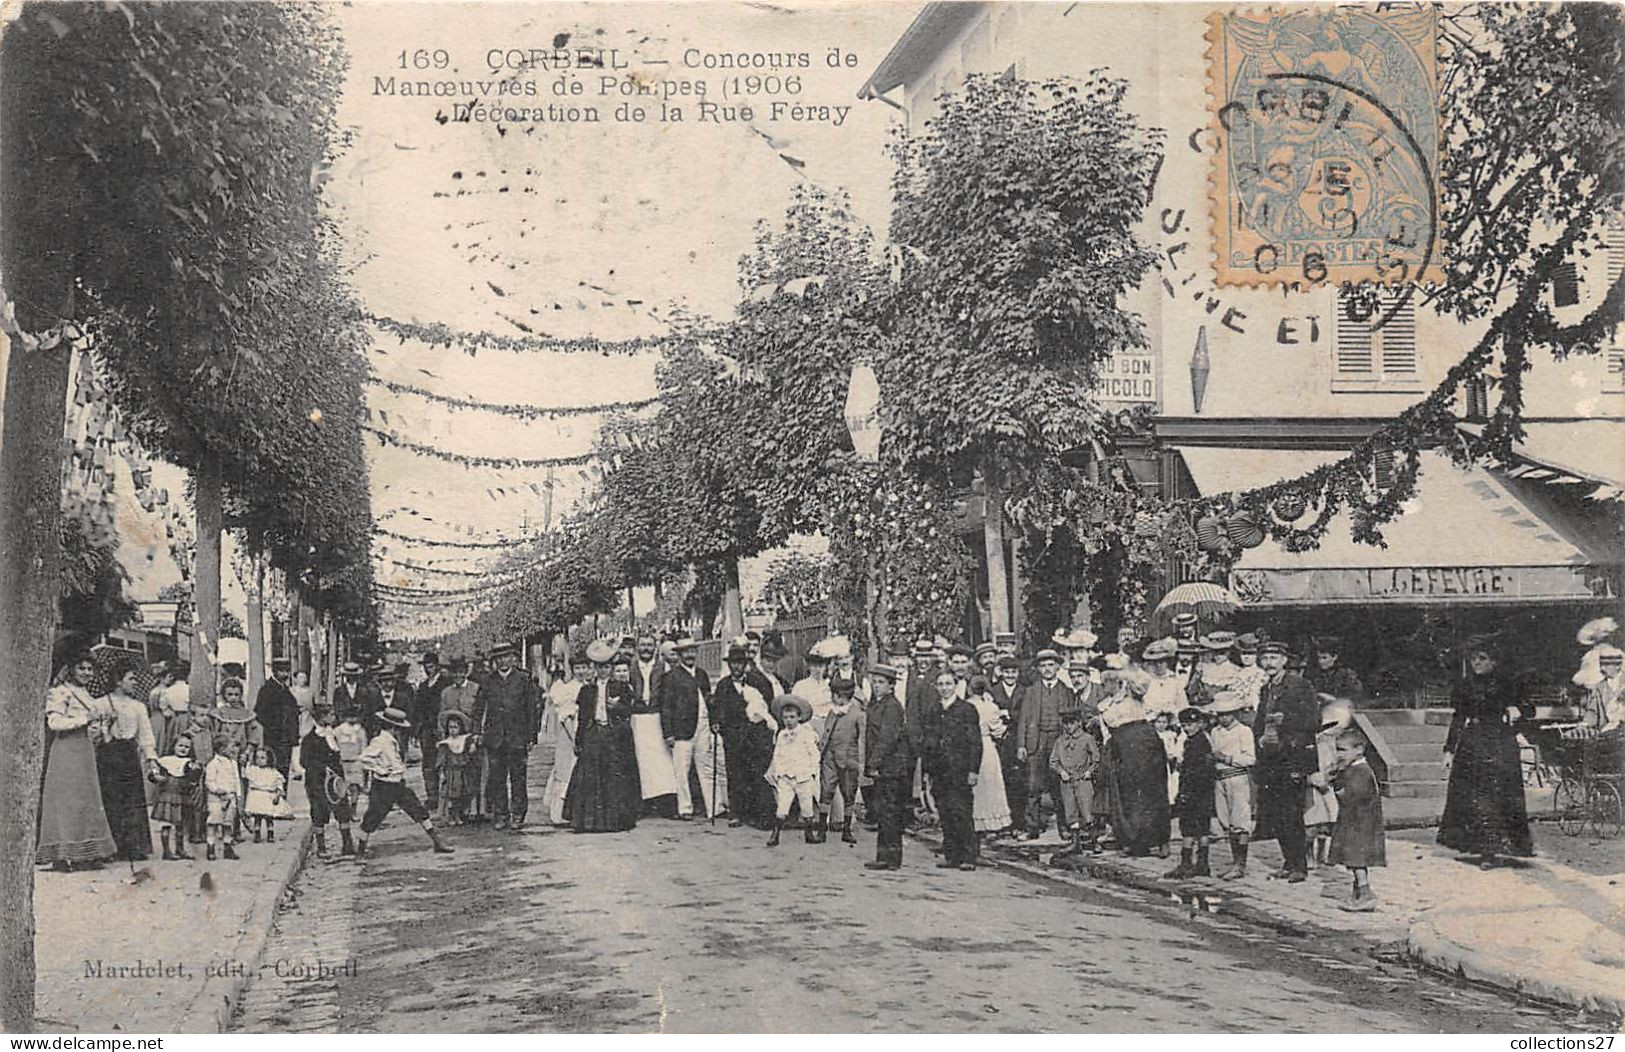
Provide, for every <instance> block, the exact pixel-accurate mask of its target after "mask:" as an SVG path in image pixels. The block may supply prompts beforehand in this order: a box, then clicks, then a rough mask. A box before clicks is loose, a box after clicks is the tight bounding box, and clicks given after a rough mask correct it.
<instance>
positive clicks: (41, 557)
mask: <svg viewBox="0 0 1625 1052" xmlns="http://www.w3.org/2000/svg"><path fill="white" fill-rule="evenodd" d="M32 7H33V5H26V6H24V7H23V8H22V10H21V13H20V15H19V17H18V21H17V23H16V24H12V25H8V26H7V27H6V30H5V33H4V36H3V38H0V39H3V41H4V47H3V55H0V70H3V71H4V75H3V76H0V200H3V201H5V203H6V209H5V210H6V221H5V223H4V224H0V273H4V275H5V278H6V286H5V289H4V293H3V297H0V298H3V299H7V300H10V301H12V302H13V303H14V304H15V307H16V320H17V324H18V325H19V326H20V327H21V328H22V329H23V331H25V332H40V331H42V330H44V329H48V328H50V327H52V326H54V325H56V324H57V323H58V322H60V321H62V320H64V319H67V318H71V317H72V316H73V310H74V275H75V271H76V265H77V255H78V252H79V245H80V242H81V240H82V235H81V233H80V230H79V226H78V217H79V216H80V215H81V214H82V213H83V209H82V208H81V207H80V204H79V195H80V183H79V169H78V166H77V163H76V162H75V161H74V160H73V159H72V157H71V155H69V154H68V153H67V151H69V150H72V149H73V147H72V144H71V142H70V141H68V137H64V136H63V135H62V134H61V129H59V128H57V129H53V128H45V127H39V126H37V125H36V124H35V123H34V122H33V121H32V120H31V117H32V114H33V113H34V111H36V110H38V109H40V108H42V106H43V98H44V96H45V95H46V94H47V93H49V92H51V91H53V90H57V87H56V86H55V85H54V84H53V83H52V78H51V73H52V71H53V69H54V67H55V64H57V63H60V62H63V61H70V60H71V51H72V46H73V41H72V40H71V39H69V40H67V41H66V42H62V43H58V42H57V40H56V38H55V37H54V34H51V33H49V32H44V31H42V30H41V29H40V28H39V23H38V18H37V16H35V15H34V14H33V12H32ZM29 21H32V22H33V25H34V30H35V31H33V32H29V33H25V32H23V29H24V25H23V23H25V22H29ZM57 151H62V152H61V153H60V154H59V153H58V152H57ZM0 347H4V348H5V351H4V353H5V354H6V370H5V381H4V382H5V393H4V402H3V408H0V412H3V414H4V416H3V419H0V428H3V431H0V597H4V598H3V601H0V654H3V655H5V660H6V674H5V675H4V676H0V728H3V733H0V844H4V845H5V850H4V851H0V902H3V903H5V908H4V909H3V910H0V1029H3V1030H5V1031H6V1032H7V1033H13V1034H26V1033H32V1032H33V1031H34V1026H35V1023H34V842H35V839H36V838H37V836H38V830H39V803H40V774H41V768H42V766H43V763H44V748H45V721H44V718H43V709H44V699H45V691H46V688H47V686H48V685H49V683H50V678H51V642H52V638H53V636H54V633H55V628H56V603H57V590H58V587H59V576H60V562H61V543H62V542H61V514H62V504H61V500H62V426H63V420H64V416H65V413H66V403H67V387H68V361H69V356H70V351H69V349H68V348H67V347H66V346H59V347H57V348H55V349H53V350H49V351H43V350H33V351H28V350H24V349H22V347H21V346H19V345H18V344H15V343H12V344H5V343H0Z"/></svg>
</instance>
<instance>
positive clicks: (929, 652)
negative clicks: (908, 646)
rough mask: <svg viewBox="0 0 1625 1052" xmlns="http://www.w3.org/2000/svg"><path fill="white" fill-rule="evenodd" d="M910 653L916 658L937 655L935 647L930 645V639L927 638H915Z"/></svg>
mask: <svg viewBox="0 0 1625 1052" xmlns="http://www.w3.org/2000/svg"><path fill="white" fill-rule="evenodd" d="M910 653H911V654H913V655H914V656H915V657H917V658H922V657H936V655H937V651H936V648H935V647H933V646H932V645H931V641H930V640H929V639H916V640H915V641H914V649H913V650H912V651H910Z"/></svg>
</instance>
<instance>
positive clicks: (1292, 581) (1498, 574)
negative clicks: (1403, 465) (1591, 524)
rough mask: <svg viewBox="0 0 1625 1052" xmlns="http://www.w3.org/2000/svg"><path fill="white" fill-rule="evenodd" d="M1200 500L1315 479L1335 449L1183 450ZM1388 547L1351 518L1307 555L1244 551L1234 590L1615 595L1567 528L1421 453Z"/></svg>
mask: <svg viewBox="0 0 1625 1052" xmlns="http://www.w3.org/2000/svg"><path fill="white" fill-rule="evenodd" d="M1179 453H1180V455H1181V457H1183V458H1184V460H1185V465H1186V467H1187V468H1188V469H1189V470H1190V474H1191V478H1192V480H1193V481H1195V482H1196V484H1197V486H1198V488H1199V489H1200V490H1201V491H1202V492H1203V493H1221V492H1226V491H1230V490H1238V489H1242V490H1244V489H1251V488H1256V487H1259V486H1266V485H1269V484H1270V483H1273V482H1278V481H1280V480H1281V479H1284V478H1291V477H1293V476H1295V475H1300V474H1303V473H1304V472H1307V471H1311V470H1313V469H1314V468H1316V467H1319V466H1321V465H1323V464H1328V463H1331V462H1333V461H1335V460H1338V459H1341V458H1342V457H1343V456H1346V455H1347V454H1346V453H1344V452H1342V451H1337V450H1259V449H1237V448H1214V447H1194V446H1191V447H1179ZM1382 533H1383V539H1384V540H1385V541H1386V542H1387V547H1385V548H1379V547H1376V546H1373V545H1367V544H1359V543H1357V542H1356V541H1355V540H1354V539H1353V535H1352V532H1351V529H1350V520H1349V515H1348V513H1347V512H1343V513H1341V514H1339V515H1338V517H1337V518H1336V519H1334V520H1333V521H1332V523H1331V528H1330V529H1329V530H1328V531H1327V534H1326V536H1325V537H1324V538H1323V539H1322V540H1321V543H1320V546H1319V547H1318V548H1315V549H1314V550H1312V551H1307V552H1289V551H1286V550H1285V549H1283V548H1281V547H1280V546H1279V545H1277V544H1275V543H1274V542H1272V541H1265V542H1264V544H1263V545H1261V546H1260V547H1257V548H1252V549H1249V550H1247V551H1246V552H1244V553H1243V555H1242V557H1241V558H1240V559H1239V560H1238V561H1237V562H1236V565H1235V568H1234V570H1233V572H1232V574H1231V581H1230V584H1231V588H1232V589H1233V590H1234V591H1235V592H1236V594H1237V595H1239V596H1240V597H1241V598H1242V600H1243V602H1245V603H1246V604H1248V605H1249V606H1255V607H1260V608H1264V607H1278V606H1300V605H1337V604H1360V605H1368V604H1373V603H1377V604H1383V603H1404V604H1418V603H1421V604H1441V605H1448V604H1463V603H1472V604H1477V603H1509V602H1512V603H1527V602H1574V601H1577V600H1579V601H1587V600H1597V599H1608V598H1611V597H1612V595H1613V590H1612V585H1611V582H1610V577H1609V575H1608V573H1607V572H1605V571H1604V568H1603V567H1602V566H1601V565H1599V564H1598V561H1597V560H1594V559H1593V558H1592V557H1591V556H1589V555H1588V554H1587V553H1586V552H1585V551H1583V550H1582V549H1581V548H1580V547H1579V546H1578V545H1577V544H1576V543H1575V541H1574V540H1573V539H1572V538H1571V537H1569V536H1567V535H1566V533H1565V531H1564V530H1563V529H1562V528H1561V527H1560V526H1558V525H1556V524H1554V523H1552V522H1550V521H1548V520H1546V519H1544V518H1542V516H1541V515H1539V514H1538V513H1537V512H1536V511H1534V510H1533V509H1532V508H1531V507H1530V506H1529V505H1528V504H1527V503H1526V502H1524V501H1523V500H1521V499H1519V498H1518V497H1517V496H1516V495H1515V494H1514V493H1513V492H1511V490H1510V489H1508V487H1507V486H1506V485H1505V484H1504V483H1503V482H1502V481H1501V480H1499V479H1497V478H1496V477H1495V475H1494V474H1493V473H1492V472H1490V471H1488V470H1486V469H1485V468H1482V467H1473V468H1469V469H1466V470H1463V469H1461V468H1458V467H1456V466H1455V465H1454V464H1452V463H1451V462H1450V460H1449V458H1447V457H1445V456H1444V455H1442V454H1439V453H1433V452H1424V453H1423V454H1422V463H1421V474H1420V476H1419V478H1418V480H1417V492H1416V495H1415V496H1414V497H1413V498H1412V499H1411V500H1410V501H1409V502H1408V504H1407V505H1406V507H1405V509H1404V511H1403V513H1402V514H1401V515H1400V517H1399V518H1397V519H1395V520H1394V521H1393V522H1391V523H1389V524H1388V525H1386V526H1384V527H1383V528H1382Z"/></svg>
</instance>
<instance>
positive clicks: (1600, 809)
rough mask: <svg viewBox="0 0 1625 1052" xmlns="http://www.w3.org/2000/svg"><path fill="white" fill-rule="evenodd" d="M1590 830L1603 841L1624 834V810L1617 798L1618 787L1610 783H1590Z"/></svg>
mask: <svg viewBox="0 0 1625 1052" xmlns="http://www.w3.org/2000/svg"><path fill="white" fill-rule="evenodd" d="M1591 828H1592V829H1593V830H1595V831H1596V834H1597V835H1598V836H1600V837H1602V838H1603V839H1604V840H1611V839H1613V838H1614V837H1616V836H1619V835H1620V834H1621V833H1625V809H1622V807H1621V802H1620V798H1619V787H1618V786H1616V785H1614V784H1613V783H1612V782H1601V781H1593V782H1592V783H1591Z"/></svg>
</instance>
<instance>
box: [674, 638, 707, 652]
mask: <svg viewBox="0 0 1625 1052" xmlns="http://www.w3.org/2000/svg"><path fill="white" fill-rule="evenodd" d="M699 645H700V644H699V643H698V642H697V641H696V640H695V639H694V637H693V636H679V637H677V639H676V640H674V641H673V642H672V645H671V648H672V649H673V650H676V651H678V652H679V653H680V652H682V651H684V650H693V649H694V648H695V647H697V646H699Z"/></svg>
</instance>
